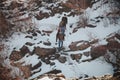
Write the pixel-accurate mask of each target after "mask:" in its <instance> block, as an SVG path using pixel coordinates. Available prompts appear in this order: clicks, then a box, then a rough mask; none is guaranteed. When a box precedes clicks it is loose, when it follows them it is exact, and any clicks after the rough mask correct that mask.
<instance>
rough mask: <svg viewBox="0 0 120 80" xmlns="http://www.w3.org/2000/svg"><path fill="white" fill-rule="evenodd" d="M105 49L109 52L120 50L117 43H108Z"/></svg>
mask: <svg viewBox="0 0 120 80" xmlns="http://www.w3.org/2000/svg"><path fill="white" fill-rule="evenodd" d="M107 47H108V49H109V50H111V51H112V50H116V49H120V43H119V42H117V41H114V40H113V41H109V42H108V44H107Z"/></svg>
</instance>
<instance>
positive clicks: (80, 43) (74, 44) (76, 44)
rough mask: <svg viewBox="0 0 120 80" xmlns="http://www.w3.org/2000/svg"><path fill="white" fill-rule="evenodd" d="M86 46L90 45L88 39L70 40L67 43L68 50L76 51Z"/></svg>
mask: <svg viewBox="0 0 120 80" xmlns="http://www.w3.org/2000/svg"><path fill="white" fill-rule="evenodd" d="M88 47H90V43H89V42H88V41H77V42H72V43H71V44H70V45H69V48H70V50H72V51H76V50H85V49H87V48H88Z"/></svg>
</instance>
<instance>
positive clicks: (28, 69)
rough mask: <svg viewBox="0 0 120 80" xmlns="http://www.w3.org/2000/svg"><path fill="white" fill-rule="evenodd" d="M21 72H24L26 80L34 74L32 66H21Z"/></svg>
mask: <svg viewBox="0 0 120 80" xmlns="http://www.w3.org/2000/svg"><path fill="white" fill-rule="evenodd" d="M20 70H21V71H22V72H23V75H24V77H25V79H27V78H29V77H30V76H31V74H32V73H31V66H30V65H26V66H20Z"/></svg>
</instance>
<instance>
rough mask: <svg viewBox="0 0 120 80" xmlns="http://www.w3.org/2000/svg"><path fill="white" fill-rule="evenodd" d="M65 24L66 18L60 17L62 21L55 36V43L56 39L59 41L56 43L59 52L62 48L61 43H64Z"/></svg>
mask: <svg viewBox="0 0 120 80" xmlns="http://www.w3.org/2000/svg"><path fill="white" fill-rule="evenodd" d="M66 24H67V17H66V16H64V17H62V20H61V22H60V24H59V28H58V32H57V35H56V41H57V39H59V42H58V49H59V50H61V49H62V48H63V41H64V37H65V30H66Z"/></svg>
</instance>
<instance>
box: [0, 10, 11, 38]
mask: <svg viewBox="0 0 120 80" xmlns="http://www.w3.org/2000/svg"><path fill="white" fill-rule="evenodd" d="M8 26H9V25H8V22H7V20H6V18H5V15H4V13H2V12H1V11H0V36H1V35H2V36H3V37H6V34H7V33H8V32H9V28H10V27H8Z"/></svg>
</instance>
